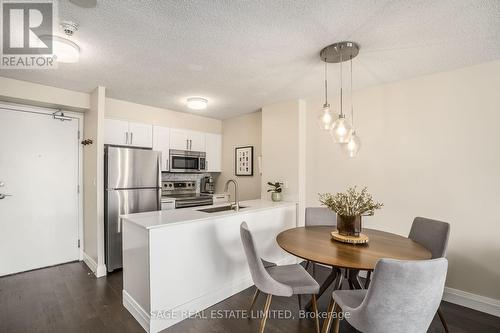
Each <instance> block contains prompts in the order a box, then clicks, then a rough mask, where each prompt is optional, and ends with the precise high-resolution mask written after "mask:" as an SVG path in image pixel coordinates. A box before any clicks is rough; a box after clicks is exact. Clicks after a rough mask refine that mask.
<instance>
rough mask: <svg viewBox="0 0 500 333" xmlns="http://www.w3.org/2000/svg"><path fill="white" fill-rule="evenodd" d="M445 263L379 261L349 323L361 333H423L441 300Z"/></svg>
mask: <svg viewBox="0 0 500 333" xmlns="http://www.w3.org/2000/svg"><path fill="white" fill-rule="evenodd" d="M447 269H448V260H446V258H438V259H431V260H416V261H403V260H395V259H381V260H379V261H378V262H377V265H376V266H375V271H374V274H373V279H372V281H371V283H370V287H369V288H368V292H367V294H366V297H365V299H364V300H363V303H361V305H360V306H359V307H358V308H356V309H354V310H353V311H352V313H351V318H350V319H349V322H352V321H356V322H355V323H354V322H352V323H353V324H354V326H355V327H356V328H358V329H361V331H363V332H408V333H411V332H414V333H417V332H418V333H424V332H427V329H428V328H429V326H430V324H431V322H432V319H433V318H434V315H435V314H436V311H437V310H438V307H439V304H440V302H441V298H442V296H443V290H444V284H445V280H446V272H447Z"/></svg>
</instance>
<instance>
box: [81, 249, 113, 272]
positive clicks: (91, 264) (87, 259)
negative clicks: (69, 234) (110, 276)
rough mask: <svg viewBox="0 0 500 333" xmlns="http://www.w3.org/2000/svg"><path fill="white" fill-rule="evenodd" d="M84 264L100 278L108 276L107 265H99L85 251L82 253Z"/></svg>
mask: <svg viewBox="0 0 500 333" xmlns="http://www.w3.org/2000/svg"><path fill="white" fill-rule="evenodd" d="M82 257H83V262H84V263H85V264H86V265H87V266H88V267H89V268H90V270H91V271H92V273H94V275H95V276H96V277H98V278H100V277H103V276H106V274H107V271H106V265H97V263H96V262H95V260H94V259H93V258H92V257H91V256H89V255H88V254H87V253H85V251H82Z"/></svg>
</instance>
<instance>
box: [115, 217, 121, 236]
mask: <svg viewBox="0 0 500 333" xmlns="http://www.w3.org/2000/svg"><path fill="white" fill-rule="evenodd" d="M116 225H117V229H116V232H118V233H121V232H122V219H121V218H118V223H117V224H116Z"/></svg>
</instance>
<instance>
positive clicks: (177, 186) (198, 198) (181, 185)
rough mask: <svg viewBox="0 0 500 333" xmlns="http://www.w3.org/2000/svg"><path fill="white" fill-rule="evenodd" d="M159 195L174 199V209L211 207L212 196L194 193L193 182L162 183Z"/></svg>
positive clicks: (194, 183) (194, 185) (194, 186)
mask: <svg viewBox="0 0 500 333" xmlns="http://www.w3.org/2000/svg"><path fill="white" fill-rule="evenodd" d="M161 195H162V197H166V198H174V199H175V208H185V207H196V206H206V205H212V204H213V203H214V201H213V198H212V195H210V194H200V193H198V192H197V191H196V182H195V181H173V182H162V186H161Z"/></svg>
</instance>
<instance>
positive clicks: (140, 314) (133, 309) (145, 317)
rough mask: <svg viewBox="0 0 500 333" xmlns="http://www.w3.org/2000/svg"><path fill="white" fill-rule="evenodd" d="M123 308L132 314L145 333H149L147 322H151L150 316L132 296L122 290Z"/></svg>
mask: <svg viewBox="0 0 500 333" xmlns="http://www.w3.org/2000/svg"><path fill="white" fill-rule="evenodd" d="M122 295H123V306H124V307H125V309H127V310H128V312H130V313H131V314H132V316H133V317H134V318H135V320H137V321H138V322H139V324H140V325H141V326H142V328H144V330H145V331H146V332H148V333H149V322H150V321H151V317H150V315H149V314H148V313H147V312H146V311H145V310H144V309H143V308H142V307H141V306H140V305H139V303H137V302H136V301H135V300H134V299H133V298H132V296H130V295H129V293H127V291H126V290H125V289H124V290H123V291H122Z"/></svg>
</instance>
